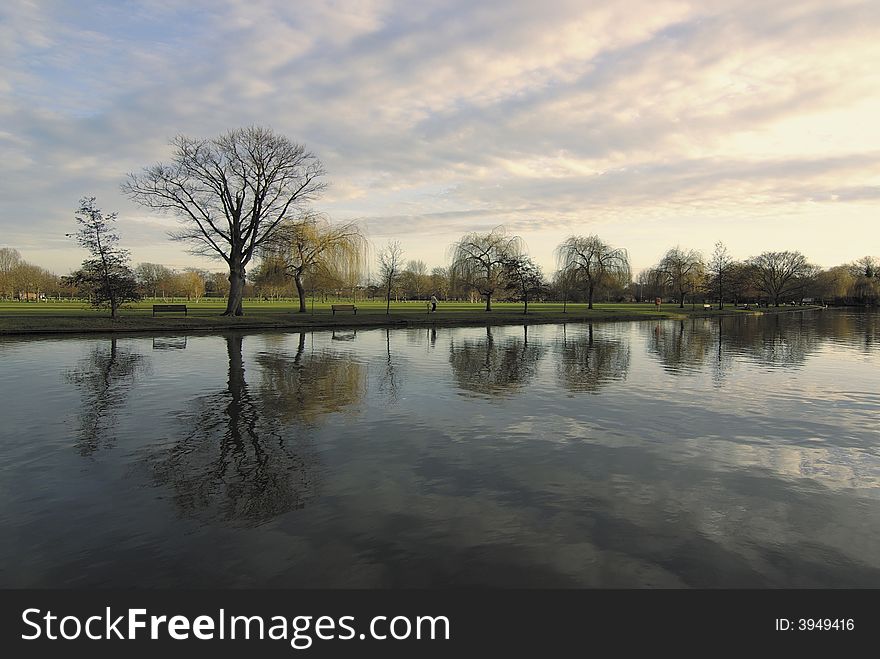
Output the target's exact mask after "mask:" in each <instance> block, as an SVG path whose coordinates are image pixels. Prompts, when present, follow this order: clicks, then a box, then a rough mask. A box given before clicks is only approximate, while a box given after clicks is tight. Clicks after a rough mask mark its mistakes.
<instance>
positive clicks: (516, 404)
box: [0, 312, 880, 587]
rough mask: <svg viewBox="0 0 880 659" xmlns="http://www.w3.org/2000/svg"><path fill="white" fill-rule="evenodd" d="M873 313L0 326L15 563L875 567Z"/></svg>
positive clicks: (21, 575) (558, 579)
mask: <svg viewBox="0 0 880 659" xmlns="http://www.w3.org/2000/svg"><path fill="white" fill-rule="evenodd" d="M877 317H878V316H877V315H876V314H873V315H872V314H869V313H851V312H840V313H837V312H825V313H815V314H804V315H801V314H799V313H792V314H787V315H784V316H778V317H776V316H765V317H751V316H748V317H725V318H712V319H705V320H697V321H695V322H692V321H690V320H687V321H685V322H684V323H681V321H679V320H673V321H662V322H660V323H655V322H653V321H650V322H646V323H644V322H640V323H617V324H613V325H604V324H596V325H595V326H593V327H591V326H590V325H589V324H568V325H566V326H561V325H547V326H531V327H528V328H519V327H512V328H511V327H508V328H496V329H489V330H487V331H486V334H485V335H484V334H483V330H481V329H478V330H476V331H475V330H474V329H473V328H442V329H440V330H439V331H440V333H441V335H442V336H441V337H440V341H439V343H438V342H437V333H436V332H435V331H433V330H432V329H431V328H424V329H408V330H387V331H386V330H384V329H383V330H373V331H363V330H361V331H359V332H358V336H357V340H356V341H351V342H340V341H337V340H333V335H332V333H331V332H329V331H328V332H314V333H309V334H308V335H306V334H301V333H293V334H292V333H282V332H269V333H261V334H258V335H255V336H244V337H242V335H240V334H235V333H231V334H228V335H223V336H221V337H218V336H190V337H189V339H188V345H187V348H186V350H180V351H178V352H173V353H161V352H152V350H151V339H150V338H149V337H147V338H141V339H126V340H125V341H124V342H122V341H120V342H119V344H117V343H116V342H115V341H112V340H110V339H101V338H98V339H95V338H87V339H83V338H75V339H73V338H72V339H63V340H54V341H20V340H19V341H17V342H11V341H6V342H3V341H2V340H0V346H3V347H4V348H5V350H4V352H3V355H2V358H3V366H4V368H3V369H0V399H2V400H4V401H5V402H6V403H7V404H6V406H5V407H4V418H3V423H2V424H0V465H3V466H4V468H3V469H0V493H2V495H3V496H2V497H0V528H2V529H3V531H4V532H3V533H0V586H18V587H30V586H55V587H58V586H72V587H87V586H119V587H126V586H130V585H141V586H143V585H157V586H166V587H184V586H195V587H200V586H211V585H213V586H229V587H266V586H276V587H277V586H283V587H339V586H342V587H398V586H404V587H419V586H424V587H431V586H449V585H461V586H486V585H490V586H536V587H546V586H576V587H603V586H623V587H632V586H670V587H673V586H699V587H748V586H757V587H768V586H771V587H779V586H787V587H793V586H814V587H822V586H825V587H828V586H832V587H834V586H836V587H845V586H872V587H878V586H880V556H878V553H877V551H876V548H877V546H878V545H880V505H878V503H880V449H878V447H880V429H878V427H877V423H876V417H877V410H878V409H880V394H878V391H880V374H878V373H880V372H878V369H877V365H878V359H880V350H878V345H880V342H878V341H877V338H878V336H877V332H878V326H877V320H876V318H877ZM160 343H161V342H160ZM447 344H448V348H447ZM691 344H692V345H691ZM84 355H89V358H88V359H86V360H82V361H80V360H81V358H82V357H83V356H84ZM59 365H60V370H59ZM151 365H152V366H151ZM768 366H769V367H768ZM148 367H150V372H151V373H152V374H153V376H152V377H143V376H141V375H140V374H142V373H145V372H146V371H147V369H148ZM59 372H60V373H63V374H65V376H66V377H59V375H58V374H59ZM684 372H687V373H688V374H689V377H681V374H682V373H684ZM71 382H72V383H74V384H75V385H76V386H71V384H70V383H71ZM462 392H469V393H470V394H471V395H462ZM573 392H585V393H588V394H589V395H588V396H587V395H574V394H573ZM476 394H481V395H476ZM489 397H491V398H489ZM34 400H45V401H46V404H45V405H44V406H43V407H42V408H41V409H40V414H39V415H35V414H34V411H33V407H32V403H33V401H34ZM389 402H391V403H394V404H395V406H394V407H393V409H391V408H390V406H389ZM77 415H79V417H80V420H81V424H80V427H79V431H80V436H81V441H80V443H79V444H78V445H77V446H78V447H79V448H80V450H81V452H82V453H83V454H86V455H88V454H90V453H92V452H93V451H94V450H95V449H96V448H97V447H99V446H103V445H105V443H112V444H113V445H114V446H115V448H114V450H112V451H105V452H103V453H101V454H100V459H97V457H96V458H92V459H83V458H82V457H81V456H80V455H78V454H77V453H76V452H75V451H71V450H70V442H69V441H68V436H69V435H70V434H71V433H72V432H75V431H76V430H77V428H73V429H72V430H71V429H70V428H69V426H70V425H71V424H70V421H71V419H76V418H77ZM22 437H26V438H27V439H28V441H21V438H22ZM4 565H15V566H16V569H15V570H3V568H2V566H4Z"/></svg>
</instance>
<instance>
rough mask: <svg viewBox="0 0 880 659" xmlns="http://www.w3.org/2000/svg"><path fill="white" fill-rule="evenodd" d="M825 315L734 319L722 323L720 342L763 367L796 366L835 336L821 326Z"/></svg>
mask: <svg viewBox="0 0 880 659" xmlns="http://www.w3.org/2000/svg"><path fill="white" fill-rule="evenodd" d="M824 317H825V314H819V317H816V316H815V315H813V314H811V315H810V317H807V318H805V316H804V314H802V313H799V314H789V313H785V314H774V315H773V316H760V317H745V318H738V319H737V320H738V321H739V322H736V323H729V324H725V325H724V328H723V332H722V341H723V342H724V343H725V345H727V346H728V347H729V349H731V350H733V351H735V352H737V353H739V354H741V355H744V356H746V357H747V358H749V359H751V360H752V361H754V362H757V363H758V364H760V365H763V366H771V367H773V366H797V365H799V364H802V363H803V362H804V361H805V360H806V358H807V357H808V356H809V355H810V354H811V353H813V352H815V351H816V350H817V349H818V348H819V347H820V345H821V344H822V340H823V339H825V338H830V337H831V336H833V335H834V334H835V332H834V328H833V327H828V326H826V327H822V321H823V319H824Z"/></svg>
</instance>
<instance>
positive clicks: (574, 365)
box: [557, 323, 630, 393]
mask: <svg viewBox="0 0 880 659" xmlns="http://www.w3.org/2000/svg"><path fill="white" fill-rule="evenodd" d="M562 331H563V335H562V345H561V346H560V349H559V351H560V355H559V361H558V363H557V372H558V374H559V379H560V381H561V382H562V385H563V386H564V387H565V388H566V389H568V390H569V391H572V392H589V393H598V392H599V391H600V390H601V389H602V387H603V386H605V385H606V384H607V383H608V382H611V381H613V380H624V379H626V373H627V371H628V370H629V362H630V347H629V343H628V342H624V341H621V340H619V339H610V338H607V337H605V336H601V335H600V336H599V337H598V338H597V337H596V336H595V335H594V332H593V323H589V325H588V327H587V331H586V332H585V333H578V334H576V335H575V336H569V332H568V330H567V328H566V327H565V325H563V328H562Z"/></svg>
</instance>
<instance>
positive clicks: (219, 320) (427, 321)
mask: <svg viewBox="0 0 880 659" xmlns="http://www.w3.org/2000/svg"><path fill="white" fill-rule="evenodd" d="M33 306H34V307H35V306H36V305H33ZM324 306H326V305H324ZM446 306H447V308H446V309H441V310H439V311H437V312H436V313H433V314H431V313H426V312H425V311H423V310H422V308H421V305H418V304H414V303H410V304H409V306H402V305H400V304H398V305H395V306H394V307H393V308H392V312H391V314H390V315H386V314H385V309H384V306H379V305H375V304H369V303H368V304H366V305H363V306H362V305H360V304H359V305H358V313H357V314H352V313H351V312H339V313H338V314H337V315H333V314H332V313H331V312H330V309H329V308H321V309H318V310H316V311H315V312H313V313H302V314H301V313H295V312H293V311H292V310H281V309H277V308H274V307H267V308H255V309H247V308H246V310H245V313H246V315H244V316H239V317H229V316H221V315H219V314H220V310H219V309H210V308H209V309H206V308H194V309H193V311H192V312H191V313H189V314H188V315H187V316H180V315H173V316H169V315H165V316H158V317H153V316H151V315H149V312H148V311H147V310H146V309H136V310H132V311H131V312H129V313H124V314H123V315H121V316H120V317H119V318H117V319H115V320H111V319H110V318H108V317H106V316H101V315H98V314H97V313H96V312H93V311H90V310H84V309H82V308H77V309H58V308H56V309H55V310H54V311H56V313H52V312H53V309H51V308H48V309H47V308H45V306H44V307H43V308H41V309H39V310H36V309H35V310H34V311H30V310H27V309H25V310H24V311H22V310H21V309H13V310H10V309H8V305H7V308H5V309H4V308H0V335H29V334H36V335H51V334H91V333H100V334H106V333H144V332H150V333H168V332H173V333H181V332H185V333H191V332H212V331H217V330H230V329H232V330H242V331H244V330H248V331H250V330H271V329H285V330H294V331H295V330H304V329H308V330H318V329H359V328H381V327H392V328H400V327H455V326H467V325H481V326H485V325H522V324H529V325H533V324H541V323H561V322H607V321H624V320H658V319H686V318H712V317H721V316H724V317H726V316H743V315H746V316H759V315H764V314H776V313H792V312H803V311H812V310H816V309H821V307H814V306H789V307H779V308H775V307H770V308H764V309H747V310H746V309H735V308H733V307H730V306H728V307H725V308H724V310H722V311H719V310H718V309H714V308H713V309H703V308H702V307H701V306H700V307H697V308H691V307H690V306H686V307H685V308H684V309H679V308H678V307H675V306H673V305H664V306H663V307H661V308H660V310H659V311H658V310H657V309H656V308H655V307H654V305H653V304H651V305H648V304H641V305H639V304H602V305H596V308H594V309H592V310H588V309H587V308H586V305H581V304H578V305H574V304H569V305H567V308H566V309H565V311H563V307H562V305H561V304H554V303H545V304H534V305H531V306H530V308H529V313H528V315H524V314H523V313H522V305H516V304H498V305H497V306H496V308H495V309H493V311H491V312H486V311H485V310H483V309H482V307H481V306H480V305H465V304H457V305H446Z"/></svg>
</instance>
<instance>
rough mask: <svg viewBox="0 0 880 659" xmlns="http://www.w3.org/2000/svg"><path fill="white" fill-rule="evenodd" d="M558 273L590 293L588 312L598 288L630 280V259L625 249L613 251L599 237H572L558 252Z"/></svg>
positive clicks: (588, 296) (622, 283) (614, 249)
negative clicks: (561, 273)
mask: <svg viewBox="0 0 880 659" xmlns="http://www.w3.org/2000/svg"><path fill="white" fill-rule="evenodd" d="M556 262H557V265H558V267H559V269H560V270H561V271H563V272H565V273H568V276H569V277H570V279H571V280H574V281H577V282H579V283H581V284H582V285H583V286H584V288H586V291H587V301H588V303H589V304H588V308H590V309H592V308H593V294H594V292H595V290H596V288H597V287H599V286H603V285H607V284H613V283H618V284H621V285H625V284H626V283H628V282H629V280H630V267H629V255H628V254H627V252H626V250H625V249H620V248H615V247H611V245H608V244H607V243H605V242H603V241H602V239H601V238H599V236H595V235H592V236H569V237H568V238H566V239H565V241H564V242H563V243H562V244H561V245H559V247H557V248H556Z"/></svg>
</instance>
